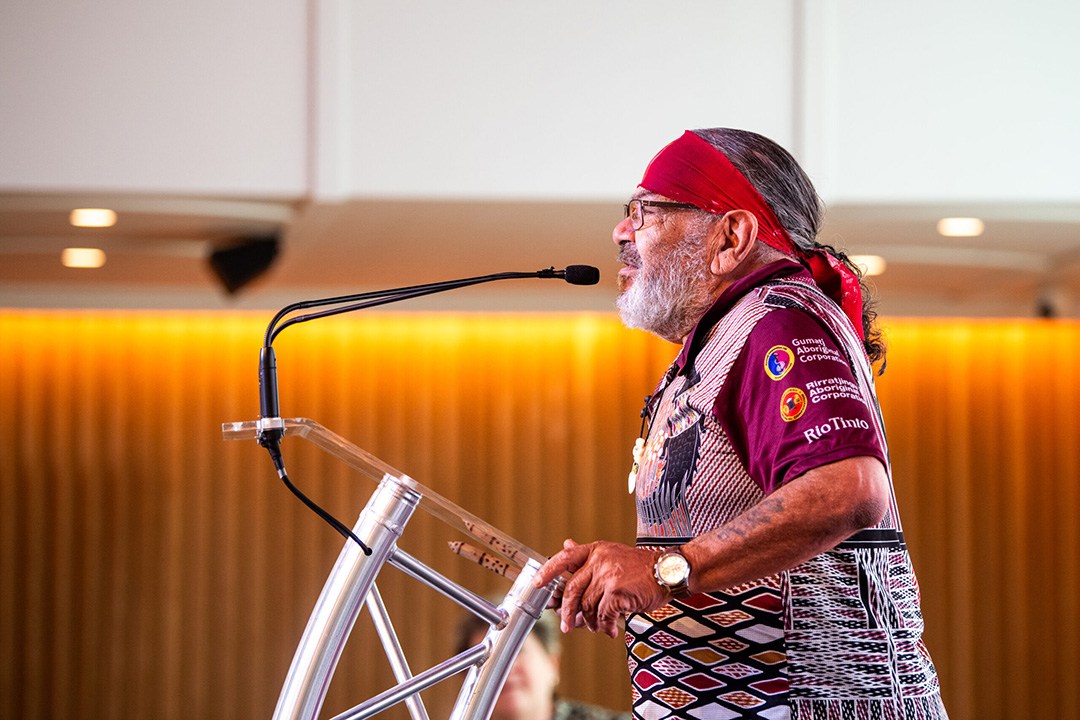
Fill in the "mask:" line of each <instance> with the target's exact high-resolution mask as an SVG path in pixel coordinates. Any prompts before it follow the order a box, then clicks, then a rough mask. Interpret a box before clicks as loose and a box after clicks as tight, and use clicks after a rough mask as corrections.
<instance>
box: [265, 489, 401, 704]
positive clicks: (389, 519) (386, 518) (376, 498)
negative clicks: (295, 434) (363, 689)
mask: <svg viewBox="0 0 1080 720" xmlns="http://www.w3.org/2000/svg"><path fill="white" fill-rule="evenodd" d="M419 499H420V495H419V494H418V493H417V492H415V491H414V490H412V489H410V488H409V487H407V486H406V484H405V483H404V482H403V481H401V480H399V479H398V478H395V477H392V476H390V475H387V476H385V477H384V478H383V480H382V482H381V483H379V487H378V489H377V490H376V491H375V493H374V494H372V496H371V498H370V499H369V500H368V504H367V506H366V507H365V508H364V511H363V512H362V513H360V518H359V520H357V523H356V527H355V528H353V532H355V533H356V536H357V537H358V538H360V540H361V541H363V542H364V544H365V545H367V546H368V547H369V548H371V551H372V552H371V555H370V556H367V555H365V554H364V553H363V551H362V550H361V549H360V548H359V547H357V545H356V543H354V542H352V541H351V540H348V541H346V542H345V547H344V548H342V551H341V554H340V555H339V556H338V559H337V563H336V564H335V565H334V569H333V570H332V571H331V573H330V577H328V578H327V580H326V585H324V586H323V589H322V593H321V594H320V595H319V599H318V601H317V602H316V603H315V609H314V610H313V611H312V613H311V618H310V619H309V620H308V624H307V627H306V628H305V630H304V635H303V637H302V638H301V640H300V644H299V646H297V648H296V654H295V655H294V656H293V661H292V665H291V666H290V667H289V673H288V675H287V676H286V678H285V684H284V685H283V686H282V688H281V695H280V696H279V697H278V704H277V707H276V709H275V710H274V720H315V719H316V718H317V717H318V715H319V710H320V709H321V708H322V704H323V701H324V700H325V698H326V691H327V689H328V687H329V685H330V678H331V677H332V676H333V674H334V670H335V668H336V667H337V663H338V659H339V658H340V657H341V651H342V649H344V647H345V641H346V639H347V638H348V636H349V633H350V632H351V630H352V627H353V624H354V623H355V622H356V618H357V616H358V615H359V614H360V609H361V606H362V603H363V601H364V598H365V597H366V596H367V594H368V591H369V590H370V589H371V586H372V585H373V584H374V582H375V576H376V575H378V573H379V569H380V568H381V567H382V565H383V563H384V562H385V561H386V559H387V558H388V557H389V556H390V554H391V552H392V551H393V548H394V544H395V543H396V542H397V539H398V538H399V537H400V536H401V533H402V531H403V530H404V528H405V524H406V523H407V522H408V520H409V518H410V517H411V516H412V513H413V511H414V510H415V509H416V505H417V503H418V502H419Z"/></svg>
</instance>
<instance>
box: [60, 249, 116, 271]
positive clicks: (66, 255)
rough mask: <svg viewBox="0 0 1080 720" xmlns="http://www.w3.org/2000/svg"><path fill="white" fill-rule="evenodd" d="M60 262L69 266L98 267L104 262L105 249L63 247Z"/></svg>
mask: <svg viewBox="0 0 1080 720" xmlns="http://www.w3.org/2000/svg"><path fill="white" fill-rule="evenodd" d="M60 262H62V263H63V264H64V267H69V268H99V267H101V266H102V265H104V264H105V251H104V250H100V249H98V248H65V249H64V251H63V252H62V253H60Z"/></svg>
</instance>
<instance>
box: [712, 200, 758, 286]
mask: <svg viewBox="0 0 1080 720" xmlns="http://www.w3.org/2000/svg"><path fill="white" fill-rule="evenodd" d="M757 234H758V223H757V217H755V216H754V213H752V212H750V211H749V210H732V211H730V212H728V213H727V214H726V215H724V217H723V218H722V219H721V220H720V222H718V223H717V224H716V227H715V234H714V236H713V237H712V240H713V245H712V259H711V261H710V262H709V270H711V271H712V273H713V274H714V275H727V274H728V273H730V272H731V271H732V270H734V269H735V268H737V267H738V266H739V265H740V264H741V263H742V262H743V260H745V259H746V258H747V256H748V255H749V254H750V251H751V250H752V249H753V247H754V243H755V242H757Z"/></svg>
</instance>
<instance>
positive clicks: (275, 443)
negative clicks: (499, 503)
mask: <svg viewBox="0 0 1080 720" xmlns="http://www.w3.org/2000/svg"><path fill="white" fill-rule="evenodd" d="M523 278H561V279H563V280H565V281H566V282H568V283H570V284H571V285H595V284H596V283H598V282H599V281H600V271H599V270H598V269H597V268H595V267H593V266H591V265H568V266H567V267H566V269H565V270H556V269H555V267H554V266H552V267H550V268H548V269H546V270H538V271H536V272H531V273H530V272H505V273H497V274H494V275H481V276H478V277H471V278H463V279H461V280H448V281H445V282H437V283H428V284H425V285H412V286H410V287H403V288H395V289H392V290H376V291H374V292H368V293H359V294H356V295H340V296H337V297H330V298H321V299H317V300H304V301H302V302H297V303H292V304H291V305H286V306H285V307H283V308H282V309H281V310H279V311H278V313H277V314H276V315H275V316H274V318H273V319H272V320H271V321H270V324H269V325H267V326H266V334H265V335H264V337H263V347H262V350H261V352H260V353H259V410H260V417H259V421H258V423H257V429H258V432H257V439H258V442H259V444H260V445H262V446H263V447H264V448H266V450H267V451H268V452H269V453H270V458H271V459H272V460H273V461H274V467H275V468H276V469H277V472H278V475H279V476H280V477H281V479H282V480H283V481H284V482H285V485H286V486H287V487H288V488H289V490H291V491H292V492H293V494H295V495H296V496H297V497H298V498H299V499H300V500H301V501H302V502H303V503H304V504H305V505H307V506H308V507H309V508H311V509H312V510H313V511H314V512H315V513H316V514H318V515H319V516H320V517H322V518H323V520H325V521H326V522H327V523H329V524H330V526H331V527H333V528H334V529H335V530H337V531H338V532H339V533H341V534H342V535H343V536H345V537H346V538H351V539H352V540H355V541H356V543H357V544H358V545H359V546H360V547H361V548H362V549H363V550H364V552H365V553H366V554H368V555H370V554H371V550H370V549H368V548H367V546H365V545H364V543H362V542H360V539H359V538H357V537H356V535H354V534H353V532H352V531H351V530H349V528H348V527H346V526H345V525H343V524H342V523H341V522H340V521H338V520H337V519H335V518H334V517H332V516H331V515H330V514H329V513H327V512H326V511H324V510H323V509H322V508H320V507H319V506H318V505H316V504H315V503H314V502H312V501H311V500H309V499H308V498H307V497H306V496H305V495H304V494H303V493H301V492H300V490H299V489H297V488H296V487H295V486H294V485H293V484H292V483H291V482H290V481H289V477H288V475H287V474H286V472H285V463H284V461H283V460H282V457H281V450H280V447H279V446H280V443H281V438H282V437H283V436H284V434H285V423H284V421H283V420H282V419H281V417H280V411H279V407H278V383H277V358H276V357H275V356H274V348H273V342H274V339H275V338H277V336H278V334H280V333H281V331H282V330H284V329H285V328H287V327H289V326H290V325H296V324H298V323H302V322H307V321H309V320H315V319H317V318H321V317H329V316H331V315H340V314H342V313H347V312H352V311H354V310H363V309H364V308H369V307H375V306H377V305H386V304H389V303H394V302H399V301H401V300H408V299H410V298H415V297H422V296H424V295H431V294H433V293H437V292H444V291H446V290H455V289H457V288H462V287H468V286H470V285H479V284H481V283H486V282H493V281H495V280H514V279H523ZM327 306H336V307H330V308H329V309H327V310H320V311H319V312H314V313H309V314H306V315H297V316H294V317H291V318H289V319H288V320H285V317H286V316H287V315H289V313H292V312H296V311H298V310H306V309H308V308H316V307H327ZM279 323H280V324H279Z"/></svg>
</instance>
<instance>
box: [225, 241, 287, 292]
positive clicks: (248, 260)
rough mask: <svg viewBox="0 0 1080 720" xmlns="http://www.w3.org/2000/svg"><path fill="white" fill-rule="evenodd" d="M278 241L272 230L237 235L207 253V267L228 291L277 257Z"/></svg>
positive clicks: (240, 284) (255, 274)
mask: <svg viewBox="0 0 1080 720" xmlns="http://www.w3.org/2000/svg"><path fill="white" fill-rule="evenodd" d="M278 245H279V239H278V236H277V235H276V234H275V235H258V236H251V237H245V238H241V239H238V240H236V241H234V242H230V243H229V244H228V245H225V246H221V247H218V248H217V249H215V250H214V251H213V252H212V253H211V254H210V269H211V270H213V271H214V274H215V275H217V277H218V279H219V280H220V281H221V284H222V285H224V286H225V290H226V291H228V293H229V294H230V295H232V294H233V293H235V292H236V291H238V290H239V289H240V288H242V287H244V286H245V285H247V284H248V283H249V282H251V281H252V280H254V279H255V278H257V277H258V276H259V275H262V274H263V273H264V272H266V271H267V269H269V267H270V265H272V264H273V262H274V259H275V258H276V257H277V254H278Z"/></svg>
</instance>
